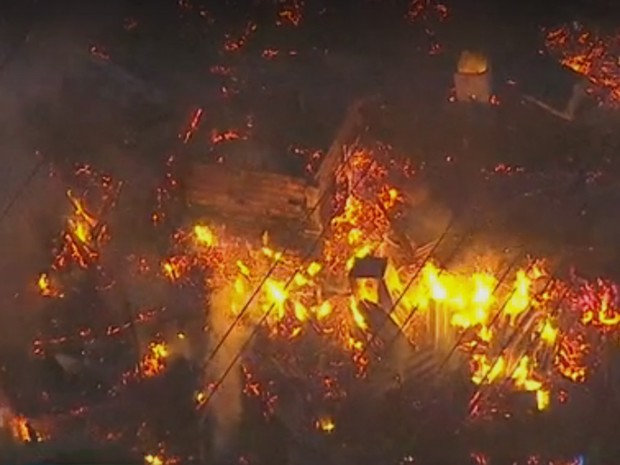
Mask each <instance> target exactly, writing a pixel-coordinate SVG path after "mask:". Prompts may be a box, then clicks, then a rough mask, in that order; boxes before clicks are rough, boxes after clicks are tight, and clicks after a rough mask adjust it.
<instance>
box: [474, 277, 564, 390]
mask: <svg viewBox="0 0 620 465" xmlns="http://www.w3.org/2000/svg"><path fill="white" fill-rule="evenodd" d="M553 281H554V279H553V277H551V278H550V279H549V280H548V281H547V283H546V284H545V287H544V288H543V289H542V290H541V291H540V292H539V294H538V295H542V294H544V293H545V292H546V291H547V289H548V288H549V286H550V285H551V283H553ZM567 294H568V287H566V288H565V289H564V290H563V291H562V294H561V296H560V298H559V299H558V301H557V303H556V305H555V307H554V309H553V311H552V313H553V314H555V312H556V311H557V310H558V309H559V308H560V305H561V304H562V302H563V301H564V299H565V297H566V295H567ZM532 307H533V305H532V304H530V305H529V307H528V312H529V311H530V310H531V309H532ZM524 322H527V320H526V319H525V318H524V319H523V321H522V322H521V324H519V326H517V327H516V328H515V329H514V331H513V332H512V334H511V335H510V337H509V338H508V339H507V340H506V342H505V343H504V344H503V345H502V347H501V349H500V351H499V353H498V355H497V357H496V358H495V361H494V362H493V364H492V365H491V367H490V368H489V370H488V371H487V372H486V374H485V376H484V378H483V379H482V381H481V382H480V383H479V385H478V386H479V387H478V389H476V391H475V392H474V395H473V396H472V399H475V398H476V397H478V395H479V394H480V392H481V390H482V388H483V387H484V384H485V383H486V382H487V381H488V380H489V377H490V376H491V373H492V372H493V370H494V369H495V367H496V366H497V364H498V363H499V361H500V360H501V358H502V357H503V355H504V352H506V350H507V349H508V347H509V346H510V345H511V344H512V343H513V342H514V340H515V339H516V337H517V336H518V335H519V334H520V333H521V329H523V327H524ZM531 343H532V341H530V344H531ZM530 344H528V347H529V346H530ZM516 369H517V365H515V368H514V370H512V372H511V373H510V376H507V377H505V379H510V378H512V376H513V375H514V373H515V372H516Z"/></svg>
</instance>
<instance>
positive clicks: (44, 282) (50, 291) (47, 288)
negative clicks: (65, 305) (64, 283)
mask: <svg viewBox="0 0 620 465" xmlns="http://www.w3.org/2000/svg"><path fill="white" fill-rule="evenodd" d="M37 286H38V288H39V293H40V294H41V295H42V296H43V297H63V293H62V292H61V291H60V290H58V289H57V288H56V287H55V286H54V285H53V284H52V282H51V279H50V277H49V274H48V273H41V274H40V275H39V279H38V280H37Z"/></svg>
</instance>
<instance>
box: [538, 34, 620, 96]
mask: <svg viewBox="0 0 620 465" xmlns="http://www.w3.org/2000/svg"><path fill="white" fill-rule="evenodd" d="M619 44H620V42H619V41H618V36H617V34H616V35H615V36H599V35H597V34H595V33H594V32H592V31H589V30H587V29H586V28H585V27H584V26H583V25H581V24H578V23H572V24H571V25H570V26H569V25H566V26H561V27H558V28H555V29H552V30H550V31H547V34H546V41H545V45H546V47H547V49H548V50H549V51H550V52H551V53H552V54H553V55H555V56H557V57H558V59H559V60H560V62H561V63H562V64H563V65H564V66H567V67H568V68H571V69H572V70H573V71H575V72H577V73H579V74H582V75H584V76H585V77H586V78H587V79H588V80H589V81H590V82H591V83H592V88H591V89H590V90H591V92H592V93H594V94H595V95H596V96H597V97H599V99H600V100H602V101H604V102H606V103H608V104H610V105H613V106H618V105H619V104H620V63H618V53H619V50H620V49H619Z"/></svg>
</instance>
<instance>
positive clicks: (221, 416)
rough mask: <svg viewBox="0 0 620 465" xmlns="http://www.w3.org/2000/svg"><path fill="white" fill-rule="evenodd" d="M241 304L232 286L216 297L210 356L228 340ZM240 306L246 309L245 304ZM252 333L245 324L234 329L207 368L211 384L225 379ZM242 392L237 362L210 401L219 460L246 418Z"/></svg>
mask: <svg viewBox="0 0 620 465" xmlns="http://www.w3.org/2000/svg"><path fill="white" fill-rule="evenodd" d="M243 297H245V296H243ZM240 300H241V299H240V296H239V295H238V294H237V293H236V292H235V291H234V290H233V286H231V285H225V286H223V287H221V288H220V289H217V290H216V291H215V292H214V293H213V295H212V298H211V309H210V312H209V313H208V317H207V318H208V324H209V329H210V338H209V340H210V343H209V345H210V347H209V350H208V353H209V354H211V353H213V350H215V348H216V346H217V345H218V343H219V342H220V341H221V340H222V338H223V337H225V335H226V331H228V329H229V328H230V327H231V325H232V324H233V321H234V319H235V316H234V309H235V307H236V304H238V303H239V302H240ZM240 303H241V305H243V303H244V302H240ZM248 332H249V329H248V327H247V326H245V325H244V324H243V323H242V322H240V323H239V324H237V325H235V326H234V328H233V329H232V331H231V332H230V334H228V336H227V337H226V338H225V339H224V342H223V343H222V345H221V346H220V347H219V350H218V351H217V353H216V354H215V356H214V357H213V359H212V360H211V361H210V362H209V363H208V364H207V367H206V373H205V375H206V379H207V380H208V381H209V382H217V381H219V380H220V379H221V378H222V377H223V376H224V374H225V372H226V370H228V367H229V366H230V364H231V363H232V361H233V360H234V358H235V357H236V356H237V355H238V354H239V351H240V350H241V349H242V346H243V344H244V343H245V341H246V340H247V338H248ZM242 390H243V379H242V373H241V369H240V366H239V362H238V361H237V362H235V365H234V366H233V367H232V369H231V370H230V372H229V373H227V374H226V376H225V379H224V381H223V383H222V384H221V385H220V386H218V388H217V390H216V391H215V393H214V394H213V396H212V397H211V398H210V400H209V409H210V413H211V418H212V421H213V426H214V428H213V449H214V453H215V455H216V457H222V456H223V455H225V454H226V453H227V452H228V451H229V450H230V447H231V445H232V442H233V438H234V434H235V432H236V429H237V426H238V425H239V422H240V420H241V416H242V414H243V404H242Z"/></svg>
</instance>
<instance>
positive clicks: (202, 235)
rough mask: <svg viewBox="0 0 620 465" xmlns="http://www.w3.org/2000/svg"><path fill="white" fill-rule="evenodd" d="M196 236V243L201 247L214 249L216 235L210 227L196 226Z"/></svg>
mask: <svg viewBox="0 0 620 465" xmlns="http://www.w3.org/2000/svg"><path fill="white" fill-rule="evenodd" d="M194 235H195V236H196V241H197V242H198V244H200V245H204V246H206V247H213V246H214V245H215V241H216V238H215V235H214V233H213V231H212V230H211V229H210V228H209V227H208V226H204V225H201V224H197V225H196V226H194Z"/></svg>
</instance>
